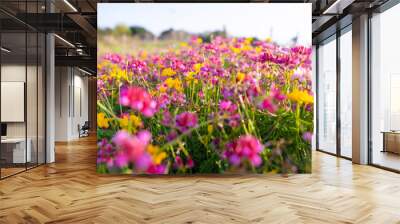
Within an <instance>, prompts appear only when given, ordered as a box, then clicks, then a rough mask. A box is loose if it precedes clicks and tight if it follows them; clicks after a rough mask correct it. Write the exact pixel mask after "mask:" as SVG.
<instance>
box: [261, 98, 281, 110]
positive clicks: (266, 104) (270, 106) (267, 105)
mask: <svg viewBox="0 0 400 224" xmlns="http://www.w3.org/2000/svg"><path fill="white" fill-rule="evenodd" d="M260 108H261V109H263V110H267V111H269V112H270V113H275V112H276V110H277V109H278V108H277V106H276V105H275V104H274V102H272V100H271V99H270V98H265V99H264V100H263V101H262V102H261V104H260Z"/></svg>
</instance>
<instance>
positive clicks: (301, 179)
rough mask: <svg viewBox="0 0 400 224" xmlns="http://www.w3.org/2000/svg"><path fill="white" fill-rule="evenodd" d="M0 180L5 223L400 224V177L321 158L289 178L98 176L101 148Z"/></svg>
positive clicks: (65, 152) (75, 146)
mask: <svg viewBox="0 0 400 224" xmlns="http://www.w3.org/2000/svg"><path fill="white" fill-rule="evenodd" d="M56 156H57V162H56V163H55V164H51V165H47V166H42V167H39V168H36V169H33V170H30V171H28V172H26V173H22V174H20V175H17V176H14V177H11V178H8V179H5V180H3V181H0V223H44V222H47V223H374V224H375V223H385V224H386V223H400V175H398V174H395V173H390V172H387V171H383V170H379V169H377V168H373V167H368V166H358V165H352V164H351V162H350V161H347V160H343V159H337V158H335V157H332V156H329V155H326V154H322V153H318V152H316V153H314V154H313V174H311V175H293V176H290V177H282V176H279V175H267V176H224V177H219V176H218V177H217V176H192V177H131V176H107V175H97V174H96V172H95V161H96V143H95V139H94V138H86V139H84V140H81V141H77V142H72V143H70V144H58V145H57V154H56Z"/></svg>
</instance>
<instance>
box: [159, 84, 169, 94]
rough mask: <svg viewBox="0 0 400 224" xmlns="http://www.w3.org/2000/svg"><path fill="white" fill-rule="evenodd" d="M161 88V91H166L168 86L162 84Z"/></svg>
mask: <svg viewBox="0 0 400 224" xmlns="http://www.w3.org/2000/svg"><path fill="white" fill-rule="evenodd" d="M159 90H160V92H161V93H165V92H166V91H167V87H165V86H164V85H161V86H160V88H159Z"/></svg>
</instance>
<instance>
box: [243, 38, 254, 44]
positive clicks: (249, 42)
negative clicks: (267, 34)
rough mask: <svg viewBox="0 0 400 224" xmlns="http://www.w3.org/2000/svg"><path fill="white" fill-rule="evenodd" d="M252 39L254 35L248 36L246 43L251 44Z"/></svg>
mask: <svg viewBox="0 0 400 224" xmlns="http://www.w3.org/2000/svg"><path fill="white" fill-rule="evenodd" d="M252 41H253V38H252V37H247V38H246V39H245V40H244V43H245V44H246V45H249V44H251V42H252Z"/></svg>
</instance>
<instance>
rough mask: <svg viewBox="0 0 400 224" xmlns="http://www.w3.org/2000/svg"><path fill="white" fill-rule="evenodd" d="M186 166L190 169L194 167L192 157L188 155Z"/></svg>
mask: <svg viewBox="0 0 400 224" xmlns="http://www.w3.org/2000/svg"><path fill="white" fill-rule="evenodd" d="M186 167H187V168H189V169H191V168H193V167H194V162H193V159H192V157H188V158H187V160H186Z"/></svg>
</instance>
